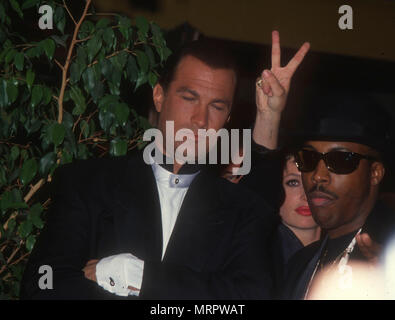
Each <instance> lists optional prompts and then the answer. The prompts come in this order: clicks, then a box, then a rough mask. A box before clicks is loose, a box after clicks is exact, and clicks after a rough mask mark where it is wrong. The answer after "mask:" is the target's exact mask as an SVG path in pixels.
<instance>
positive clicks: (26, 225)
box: [18, 220, 33, 239]
mask: <svg viewBox="0 0 395 320" xmlns="http://www.w3.org/2000/svg"><path fill="white" fill-rule="evenodd" d="M32 229H33V224H32V222H31V221H29V220H26V221H23V222H22V223H21V224H20V225H19V228H18V233H19V235H20V236H21V238H22V239H25V238H26V237H27V236H28V235H29V234H30V232H32Z"/></svg>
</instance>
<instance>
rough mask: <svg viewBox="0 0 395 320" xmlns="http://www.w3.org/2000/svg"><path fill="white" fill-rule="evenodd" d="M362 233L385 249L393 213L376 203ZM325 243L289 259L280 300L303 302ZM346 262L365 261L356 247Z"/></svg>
mask: <svg viewBox="0 0 395 320" xmlns="http://www.w3.org/2000/svg"><path fill="white" fill-rule="evenodd" d="M356 231H357V230H356ZM362 232H363V233H368V234H369V236H370V237H371V238H372V240H373V241H375V242H377V243H379V244H380V245H385V244H386V243H387V242H388V241H389V240H390V238H391V237H392V236H394V235H395V212H394V211H393V210H392V209H391V208H389V207H387V206H386V205H385V204H384V203H383V202H381V201H378V202H376V205H375V206H374V208H373V210H372V211H371V213H370V214H369V215H368V217H367V219H366V221H365V223H364V225H363V226H362ZM351 239H352V236H351ZM325 241H327V240H326V238H324V239H322V240H320V241H316V242H314V243H312V244H310V245H309V246H307V247H304V248H303V249H302V250H300V251H298V252H297V253H296V254H295V255H294V256H293V257H292V258H291V260H290V261H289V263H288V266H287V270H288V274H287V276H286V280H285V282H284V284H283V286H282V290H281V291H282V292H281V293H280V294H279V295H280V297H281V298H283V299H287V300H289V299H292V300H299V299H303V298H304V295H305V292H306V290H307V287H308V284H309V281H310V279H311V276H312V274H313V272H314V269H315V267H316V264H317V262H318V260H319V258H320V256H321V253H322V250H323V248H324V245H325ZM350 241H351V240H350ZM350 241H347V242H345V245H344V248H340V249H341V250H340V251H342V250H344V249H346V247H347V245H348V244H349V242H350ZM350 260H359V261H364V260H366V258H365V257H364V256H363V254H362V253H361V251H360V250H359V248H358V245H356V246H355V248H354V250H353V252H352V253H351V254H350Z"/></svg>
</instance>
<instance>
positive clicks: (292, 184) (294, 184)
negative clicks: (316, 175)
mask: <svg viewBox="0 0 395 320" xmlns="http://www.w3.org/2000/svg"><path fill="white" fill-rule="evenodd" d="M285 184H286V185H287V186H288V187H298V186H299V185H300V182H299V181H298V180H296V179H291V180H288V181H286V182H285Z"/></svg>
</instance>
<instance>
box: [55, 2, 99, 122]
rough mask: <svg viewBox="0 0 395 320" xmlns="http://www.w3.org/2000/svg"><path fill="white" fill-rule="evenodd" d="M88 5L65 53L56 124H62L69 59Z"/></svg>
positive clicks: (87, 3)
mask: <svg viewBox="0 0 395 320" xmlns="http://www.w3.org/2000/svg"><path fill="white" fill-rule="evenodd" d="M90 4H91V0H86V5H85V8H84V12H83V13H82V16H81V18H80V20H79V21H78V23H77V24H76V26H75V29H74V33H73V38H72V40H71V44H70V48H69V51H68V53H67V58H66V62H65V64H64V66H63V70H62V85H61V88H60V94H59V99H58V106H59V115H58V123H62V120H63V98H64V92H65V90H66V84H67V72H68V70H69V66H70V61H71V59H70V58H71V55H72V53H73V49H74V46H75V44H76V41H77V35H78V31H79V30H80V27H81V24H82V22H83V21H84V19H85V17H86V15H87V12H88V8H89V6H90Z"/></svg>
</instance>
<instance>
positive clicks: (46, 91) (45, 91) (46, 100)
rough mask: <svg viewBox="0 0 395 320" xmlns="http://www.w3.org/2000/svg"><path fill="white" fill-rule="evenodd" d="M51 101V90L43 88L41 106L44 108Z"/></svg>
mask: <svg viewBox="0 0 395 320" xmlns="http://www.w3.org/2000/svg"><path fill="white" fill-rule="evenodd" d="M51 99H52V90H51V89H50V88H48V87H46V86H43V100H42V104H43V105H44V106H46V105H47V104H48V103H49V102H50V101H51Z"/></svg>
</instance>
